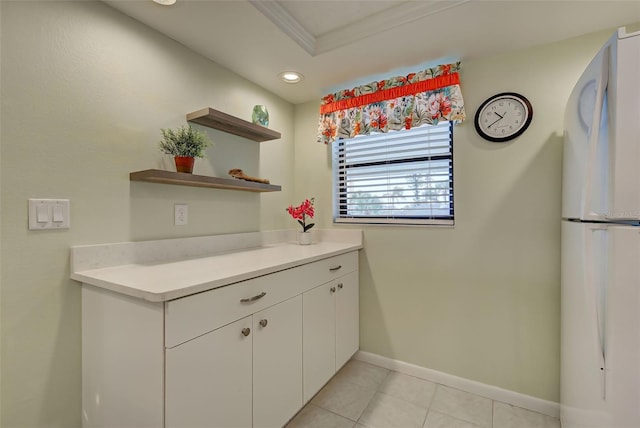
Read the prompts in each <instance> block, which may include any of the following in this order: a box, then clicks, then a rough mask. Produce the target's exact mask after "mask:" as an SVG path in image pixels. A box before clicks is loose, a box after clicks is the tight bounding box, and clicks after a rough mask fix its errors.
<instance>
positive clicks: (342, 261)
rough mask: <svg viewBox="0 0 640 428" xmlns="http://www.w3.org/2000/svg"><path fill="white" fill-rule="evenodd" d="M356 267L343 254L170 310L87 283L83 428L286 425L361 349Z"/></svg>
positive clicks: (185, 300) (186, 300) (174, 303)
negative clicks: (359, 343) (115, 427)
mask: <svg viewBox="0 0 640 428" xmlns="http://www.w3.org/2000/svg"><path fill="white" fill-rule="evenodd" d="M357 269H358V252H357V251H351V252H348V253H345V254H341V255H338V256H333V257H329V258H325V259H320V260H316V261H313V262H311V263H307V264H303V265H299V266H295V267H292V268H289V269H284V270H282V271H278V272H275V273H271V274H268V275H263V276H258V277H255V278H251V279H248V280H245V281H241V282H238V283H236V284H231V285H228V286H225V287H222V288H217V289H212V290H209V291H205V292H202V293H198V294H193V295H189V296H185V297H182V298H179V299H175V300H169V301H166V302H149V301H145V300H142V299H138V298H135V297H131V296H125V295H122V294H119V293H117V292H114V291H109V290H104V289H101V288H98V287H94V286H90V285H87V284H84V285H83V288H82V295H83V326H82V329H83V391H82V393H83V426H84V427H114V426H117V427H118V428H129V427H131V428H134V427H135V428H140V427H154V428H157V427H160V428H162V427H166V428H189V427H209V428H215V427H224V428H231V427H242V428H248V427H256V428H258V427H259V428H268V427H282V426H283V425H284V424H285V423H286V422H287V421H288V420H289V419H290V418H292V417H293V416H294V415H295V413H296V412H297V411H298V410H299V409H300V408H302V406H303V405H304V403H305V402H306V401H307V400H308V399H309V398H310V396H309V394H308V391H311V390H312V389H313V388H316V390H315V391H314V392H313V393H315V392H316V391H317V389H319V388H320V387H321V386H322V385H324V384H325V383H326V382H327V381H328V380H329V379H330V378H331V377H332V376H333V375H334V374H335V371H336V369H337V368H339V367H340V366H341V365H342V364H344V362H346V360H348V359H349V358H350V357H351V355H353V353H354V352H355V351H356V350H357V349H358V272H357ZM332 289H333V290H334V291H332ZM303 368H304V369H303ZM309 382H311V384H312V385H313V388H310V387H307V384H308V383H309ZM132 391H133V392H132ZM313 393H312V394H311V395H313Z"/></svg>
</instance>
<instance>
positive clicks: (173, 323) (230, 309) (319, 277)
mask: <svg viewBox="0 0 640 428" xmlns="http://www.w3.org/2000/svg"><path fill="white" fill-rule="evenodd" d="M357 268H358V252H357V251H353V252H351V253H346V254H341V255H338V256H334V257H330V258H327V259H323V260H319V261H316V262H313V263H309V264H305V265H302V266H298V267H295V268H291V269H287V270H283V271H280V272H275V273H272V274H269V275H264V276H261V277H257V278H252V279H249V280H247V281H242V282H238V283H236V284H231V285H228V286H226V287H221V288H217V289H215V290H210V291H205V292H203V293H199V294H194V295H192V296H187V297H183V298H181V299H176V300H171V301H169V302H166V303H165V346H166V347H167V348H172V347H174V346H176V345H179V344H180V343H184V342H186V341H187V340H190V339H193V338H194V337H197V336H200V335H202V334H205V333H207V332H209V331H212V330H214V329H216V328H219V327H222V326H223V325H226V324H229V323H231V322H233V321H235V320H238V319H240V318H243V317H246V316H248V315H251V314H253V313H255V312H258V311H261V310H262V309H264V308H268V307H269V306H273V305H275V304H277V303H280V302H282V301H284V300H286V299H289V298H291V297H293V296H296V295H298V294H301V293H303V292H304V291H306V290H309V289H311V288H313V287H316V286H318V285H320V284H323V283H325V282H328V281H331V280H332V279H334V278H338V277H340V276H342V275H344V274H346V273H348V272H351V271H354V270H356V269H357ZM247 299H248V301H247ZM252 299H253V300H252ZM243 300H244V301H243Z"/></svg>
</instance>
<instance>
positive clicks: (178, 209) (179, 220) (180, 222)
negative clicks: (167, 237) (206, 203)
mask: <svg viewBox="0 0 640 428" xmlns="http://www.w3.org/2000/svg"><path fill="white" fill-rule="evenodd" d="M174 218H175V225H176V226H184V225H185V224H187V223H188V222H189V206H188V205H187V204H175V217H174Z"/></svg>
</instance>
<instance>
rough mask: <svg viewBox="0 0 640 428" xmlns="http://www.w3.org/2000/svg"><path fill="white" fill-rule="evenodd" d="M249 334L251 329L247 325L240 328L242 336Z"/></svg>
mask: <svg viewBox="0 0 640 428" xmlns="http://www.w3.org/2000/svg"><path fill="white" fill-rule="evenodd" d="M249 334H251V329H250V328H249V327H245V328H243V329H242V335H243V336H244V337H247V336H249Z"/></svg>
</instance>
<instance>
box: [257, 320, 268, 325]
mask: <svg viewBox="0 0 640 428" xmlns="http://www.w3.org/2000/svg"><path fill="white" fill-rule="evenodd" d="M258 324H260V327H266V326H267V324H269V321H267V320H266V319H262V320H260V322H259V323H258Z"/></svg>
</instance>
